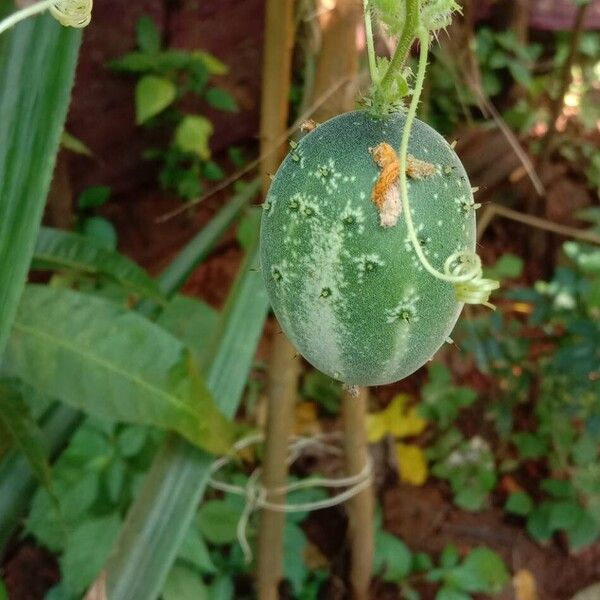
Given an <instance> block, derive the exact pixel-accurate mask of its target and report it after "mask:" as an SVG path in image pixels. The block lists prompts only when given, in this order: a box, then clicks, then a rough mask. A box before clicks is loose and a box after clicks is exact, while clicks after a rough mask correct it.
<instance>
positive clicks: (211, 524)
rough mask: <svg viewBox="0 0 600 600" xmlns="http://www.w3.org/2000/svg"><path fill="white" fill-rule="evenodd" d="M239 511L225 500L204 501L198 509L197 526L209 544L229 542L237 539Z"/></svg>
mask: <svg viewBox="0 0 600 600" xmlns="http://www.w3.org/2000/svg"><path fill="white" fill-rule="evenodd" d="M239 518H240V513H239V511H238V510H237V508H235V507H234V506H232V505H231V504H230V503H229V502H226V501H225V500H210V501H209V502H205V503H204V504H202V506H201V507H200V510H199V511H198V527H199V529H200V532H201V533H202V535H203V536H204V537H205V538H206V539H207V540H208V541H209V542H210V543H211V544H217V545H222V544H231V543H232V542H234V541H235V540H236V539H237V531H236V530H237V524H238V521H239Z"/></svg>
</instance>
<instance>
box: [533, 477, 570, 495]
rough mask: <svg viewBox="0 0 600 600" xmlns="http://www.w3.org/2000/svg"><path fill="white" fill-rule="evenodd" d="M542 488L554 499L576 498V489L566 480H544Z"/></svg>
mask: <svg viewBox="0 0 600 600" xmlns="http://www.w3.org/2000/svg"><path fill="white" fill-rule="evenodd" d="M540 488H541V489H542V490H544V491H545V492H548V494H550V495H551V496H553V497H554V498H575V488H574V487H573V484H572V483H571V482H570V481H567V480H566V479H552V478H550V479H544V480H543V481H542V483H541V484H540Z"/></svg>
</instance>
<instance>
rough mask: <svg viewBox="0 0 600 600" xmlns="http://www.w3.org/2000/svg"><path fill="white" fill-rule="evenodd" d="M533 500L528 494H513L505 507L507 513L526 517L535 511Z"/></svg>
mask: <svg viewBox="0 0 600 600" xmlns="http://www.w3.org/2000/svg"><path fill="white" fill-rule="evenodd" d="M533 506H534V504H533V500H532V499H531V496H530V495H529V494H527V493H526V492H513V493H512V494H511V495H510V496H509V497H508V500H507V501H506V504H505V505H504V510H505V511H506V512H509V513H512V514H513V515H519V516H521V517H526V516H527V515H528V514H529V513H530V512H531V511H532V510H533Z"/></svg>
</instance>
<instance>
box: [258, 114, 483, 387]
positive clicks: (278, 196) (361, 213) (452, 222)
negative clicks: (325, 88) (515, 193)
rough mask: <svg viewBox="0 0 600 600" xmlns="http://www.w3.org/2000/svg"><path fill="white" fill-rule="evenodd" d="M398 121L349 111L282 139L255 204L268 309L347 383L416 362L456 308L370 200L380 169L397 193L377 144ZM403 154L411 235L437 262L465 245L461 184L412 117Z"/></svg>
mask: <svg viewBox="0 0 600 600" xmlns="http://www.w3.org/2000/svg"><path fill="white" fill-rule="evenodd" d="M404 123H405V116H404V115H403V114H399V113H396V114H392V115H389V116H387V117H385V118H375V117H373V116H371V115H369V114H368V113H367V112H351V113H346V114H343V115H340V116H337V117H335V118H333V119H331V120H329V121H327V122H326V123H324V124H322V125H319V126H318V127H317V128H315V129H313V130H312V131H311V132H310V133H308V134H307V135H306V136H305V137H304V138H303V139H302V140H301V141H300V142H299V143H298V144H297V145H296V144H294V147H293V148H292V150H291V151H290V153H289V154H288V156H287V157H286V159H285V160H284V162H283V163H282V165H281V167H280V168H279V170H278V171H277V174H276V175H275V177H274V179H273V183H272V185H271V189H270V190H269V193H268V195H267V198H266V201H265V204H264V206H263V208H264V211H263V217H262V227H261V268H262V273H263V277H264V280H265V284H266V287H267V291H268V294H269V298H270V300H271V304H272V306H273V310H274V312H275V315H276V316H277V319H278V320H279V323H280V324H281V327H282V329H283V330H284V332H285V333H286V334H287V335H288V337H289V339H290V340H291V341H292V342H293V343H294V345H295V346H296V347H297V348H298V350H299V351H300V353H301V354H302V355H303V356H304V357H305V358H306V359H307V360H308V361H309V362H310V363H312V364H313V365H314V366H315V367H317V368H318V369H320V370H321V371H323V372H324V373H326V374H328V375H330V376H331V377H334V378H335V379H338V380H340V381H343V382H344V383H347V384H350V385H382V384H386V383H391V382H394V381H397V380H399V379H402V378H404V377H406V376H407V375H409V374H410V373H412V372H413V371H415V370H416V369H418V368H419V367H421V366H422V365H423V364H424V363H425V362H426V361H428V360H429V359H430V358H431V357H432V356H433V354H434V353H435V352H436V351H437V349H438V348H439V347H440V346H441V345H442V344H443V343H444V341H445V340H446V339H447V338H448V336H449V334H450V332H451V331H452V328H453V327H454V325H455V323H456V320H457V319H458V315H459V313H460V311H461V309H462V304H461V303H460V302H459V301H458V300H457V298H456V295H455V290H454V287H453V285H452V284H451V283H448V282H445V281H440V280H439V279H436V278H435V277H433V276H432V275H430V274H429V273H428V272H427V271H426V270H425V269H424V268H423V266H422V264H421V262H420V260H419V258H418V257H417V255H416V253H415V251H414V247H413V246H412V243H411V241H410V239H409V237H408V231H407V227H406V222H405V218H404V216H403V214H402V213H400V215H399V216H398V215H397V222H396V223H395V224H394V223H391V224H390V223H384V220H385V219H384V215H383V214H382V213H381V212H380V210H381V209H382V203H381V202H380V203H379V204H380V205H379V206H378V205H376V202H374V199H375V200H377V197H378V196H377V194H378V193H380V194H381V192H383V196H385V191H386V190H381V189H379V188H381V186H382V180H383V179H384V178H385V177H386V176H387V177H388V179H389V181H387V183H385V182H384V184H383V185H387V186H388V191H389V190H393V191H394V193H392V194H391V197H392V200H393V199H394V195H395V196H396V201H397V199H398V197H399V192H398V187H397V184H396V181H394V177H395V176H397V173H396V174H394V173H390V172H388V173H387V175H386V173H384V171H385V168H386V164H387V163H386V159H385V157H384V156H383V157H382V156H381V152H380V151H379V150H381V149H382V148H383V149H385V148H388V150H391V149H394V150H395V152H396V153H398V152H399V148H400V142H401V136H402V131H403V127H404ZM382 144H389V146H382ZM390 146H391V148H390ZM378 148H379V150H376V149H378ZM408 152H409V155H410V157H411V164H413V165H417V167H419V166H421V167H423V170H422V172H421V175H422V177H417V178H413V179H410V181H409V200H410V210H411V214H412V216H413V221H414V224H415V229H416V232H417V236H418V241H419V244H420V245H421V247H422V249H423V252H424V254H425V256H426V257H427V258H428V260H429V262H430V263H431V264H433V265H434V266H435V267H437V268H438V269H440V270H442V269H443V265H444V263H445V261H446V259H447V258H448V257H449V256H450V255H452V254H454V253H457V252H461V251H468V252H472V251H474V248H475V206H476V205H475V203H474V201H473V194H472V190H471V185H470V183H469V180H468V178H467V175H466V173H465V170H464V168H463V166H462V164H461V162H460V160H459V159H458V157H457V156H456V154H455V152H454V151H453V150H452V148H451V147H450V145H449V144H448V143H447V142H446V141H445V140H444V139H443V138H442V137H441V136H440V135H439V134H438V133H437V132H436V131H435V130H433V129H432V128H431V127H429V126H428V125H426V124H425V123H423V122H421V121H418V120H417V121H415V122H414V125H413V127H412V130H411V135H410V139H409V150H408ZM415 159H416V160H415ZM409 175H410V171H409ZM390 186H394V187H393V188H392V187H390ZM378 189H379V191H378ZM389 195H390V194H388V196H389ZM396 204H398V203H397V202H396ZM382 225H387V226H382Z"/></svg>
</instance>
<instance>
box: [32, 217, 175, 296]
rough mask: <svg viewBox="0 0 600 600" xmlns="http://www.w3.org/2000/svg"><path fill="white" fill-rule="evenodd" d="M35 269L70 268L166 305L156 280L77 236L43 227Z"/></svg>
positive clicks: (125, 260) (128, 261)
mask: <svg viewBox="0 0 600 600" xmlns="http://www.w3.org/2000/svg"><path fill="white" fill-rule="evenodd" d="M32 266H33V268H34V269H70V270H73V271H78V272H81V273H87V274H89V275H95V276H101V277H106V278H107V279H109V280H110V281H114V282H115V283H117V284H119V285H121V286H122V287H124V288H126V289H127V290H129V291H131V292H132V293H134V294H136V295H138V296H142V297H148V298H153V299H155V300H157V301H163V302H164V296H163V294H162V293H161V291H160V289H159V287H158V285H157V283H156V281H155V280H154V279H152V278H151V277H150V276H149V275H148V274H147V273H146V271H144V269H142V268H141V267H139V266H138V265H136V264H135V263H134V262H132V261H130V260H129V259H127V258H125V257H124V256H122V255H121V254H119V253H117V252H114V251H111V250H107V249H106V248H104V247H103V246H101V245H99V244H98V243H96V242H94V241H93V240H91V239H89V238H86V237H84V236H81V235H77V234H75V233H71V232H68V231H62V230H60V229H51V228H49V227H42V228H41V230H40V233H39V236H38V239H37V243H36V247H35V252H34V255H33V263H32Z"/></svg>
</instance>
